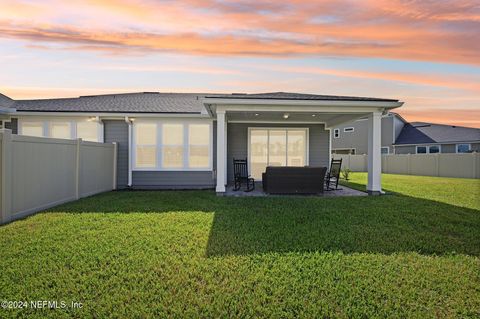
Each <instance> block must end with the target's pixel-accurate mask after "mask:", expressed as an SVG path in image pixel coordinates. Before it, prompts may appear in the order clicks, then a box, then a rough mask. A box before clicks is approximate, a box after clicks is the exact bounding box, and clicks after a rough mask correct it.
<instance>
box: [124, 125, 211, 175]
mask: <svg viewBox="0 0 480 319" xmlns="http://www.w3.org/2000/svg"><path fill="white" fill-rule="evenodd" d="M143 123H155V124H156V125H157V147H156V152H157V162H156V165H155V166H154V167H137V166H136V162H137V154H136V151H137V145H136V143H135V140H136V138H135V135H136V128H135V125H136V124H143ZM163 124H181V125H183V167H168V168H165V167H163V139H162V134H163ZM190 124H205V125H208V126H209V151H208V154H209V160H208V167H199V168H190V167H188V165H189V155H190V154H189V141H188V139H189V136H188V130H189V125H190ZM131 144H132V145H131V152H132V153H131V154H132V159H131V163H132V171H150V172H156V171H164V172H187V171H190V172H211V171H213V121H212V120H198V119H190V120H175V119H141V120H140V119H137V120H135V122H134V123H133V130H132V142H131Z"/></svg>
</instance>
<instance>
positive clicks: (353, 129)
mask: <svg viewBox="0 0 480 319" xmlns="http://www.w3.org/2000/svg"><path fill="white" fill-rule="evenodd" d="M352 132H355V128H354V127H353V126H349V127H344V128H343V133H352Z"/></svg>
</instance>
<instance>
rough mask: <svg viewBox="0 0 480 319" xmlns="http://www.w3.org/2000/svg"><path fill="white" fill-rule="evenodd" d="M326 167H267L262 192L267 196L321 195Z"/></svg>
mask: <svg viewBox="0 0 480 319" xmlns="http://www.w3.org/2000/svg"><path fill="white" fill-rule="evenodd" d="M326 171H327V168H326V167H292V166H290V167H275V166H269V167H267V169H266V171H265V173H264V174H263V175H262V181H263V190H264V191H265V192H266V193H269V194H317V193H323V185H324V179H325V173H326Z"/></svg>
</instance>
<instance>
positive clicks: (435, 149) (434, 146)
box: [428, 145, 440, 154]
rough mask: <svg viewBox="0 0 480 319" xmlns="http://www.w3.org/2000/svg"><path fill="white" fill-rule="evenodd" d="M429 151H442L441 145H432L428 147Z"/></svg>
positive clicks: (432, 152) (433, 152)
mask: <svg viewBox="0 0 480 319" xmlns="http://www.w3.org/2000/svg"><path fill="white" fill-rule="evenodd" d="M428 152H429V153H431V154H435V153H440V146H438V145H432V146H429V147H428Z"/></svg>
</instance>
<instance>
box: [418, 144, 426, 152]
mask: <svg viewBox="0 0 480 319" xmlns="http://www.w3.org/2000/svg"><path fill="white" fill-rule="evenodd" d="M417 154H427V147H426V146H417Z"/></svg>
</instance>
